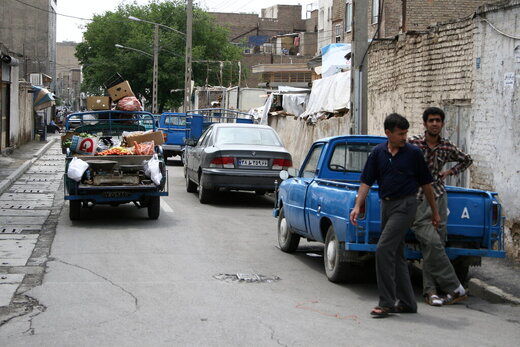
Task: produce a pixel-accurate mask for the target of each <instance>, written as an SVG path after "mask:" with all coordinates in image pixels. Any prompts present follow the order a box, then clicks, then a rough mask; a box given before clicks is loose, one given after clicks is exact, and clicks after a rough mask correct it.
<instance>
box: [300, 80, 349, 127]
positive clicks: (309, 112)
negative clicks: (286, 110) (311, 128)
mask: <svg viewBox="0 0 520 347" xmlns="http://www.w3.org/2000/svg"><path fill="white" fill-rule="evenodd" d="M349 107H350V71H346V72H340V73H337V74H335V75H333V76H331V77H326V78H322V79H318V80H315V81H314V82H313V83H312V90H311V95H310V96H309V101H308V102H307V108H306V110H305V112H304V113H303V114H301V115H300V117H302V118H308V117H310V120H311V121H312V122H315V121H316V120H317V119H318V118H319V116H321V115H322V114H324V113H334V112H336V111H340V110H345V109H348V108H349Z"/></svg>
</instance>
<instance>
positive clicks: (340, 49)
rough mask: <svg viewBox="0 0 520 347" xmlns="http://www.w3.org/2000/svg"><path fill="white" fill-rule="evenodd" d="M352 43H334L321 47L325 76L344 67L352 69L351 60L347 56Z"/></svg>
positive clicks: (322, 69)
mask: <svg viewBox="0 0 520 347" xmlns="http://www.w3.org/2000/svg"><path fill="white" fill-rule="evenodd" d="M350 51H351V46H350V43H332V44H330V45H327V46H325V47H323V48H322V49H321V55H322V65H321V71H322V76H323V77H329V76H332V75H334V74H336V73H338V72H339V71H341V70H342V69H350V60H347V58H345V56H346V55H347V54H348V53H350Z"/></svg>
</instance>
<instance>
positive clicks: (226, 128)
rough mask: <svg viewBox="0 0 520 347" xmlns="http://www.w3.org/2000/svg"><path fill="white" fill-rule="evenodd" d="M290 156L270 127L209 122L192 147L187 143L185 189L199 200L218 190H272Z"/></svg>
mask: <svg viewBox="0 0 520 347" xmlns="http://www.w3.org/2000/svg"><path fill="white" fill-rule="evenodd" d="M291 166H292V158H291V155H290V154H289V152H288V151H287V150H286V149H285V147H284V146H283V144H282V142H281V141H280V138H279V137H278V134H277V133H276V131H274V129H273V128H271V127H269V126H266V125H255V124H235V123H233V124H230V123H217V124H212V125H211V126H210V127H209V128H208V129H207V130H206V131H205V132H204V133H203V134H202V136H201V137H200V138H199V140H198V141H197V143H196V144H193V146H186V152H185V162H184V168H185V177H186V190H187V191H188V192H196V191H197V186H198V193H199V200H200V202H201V203H208V202H210V201H211V199H212V197H213V196H214V194H215V193H217V192H218V191H220V190H249V191H255V192H256V193H257V194H259V195H261V194H264V193H266V192H268V191H273V190H274V188H275V181H276V180H277V179H278V177H279V173H280V171H281V170H286V169H287V168H289V167H291Z"/></svg>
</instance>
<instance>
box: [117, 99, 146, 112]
mask: <svg viewBox="0 0 520 347" xmlns="http://www.w3.org/2000/svg"><path fill="white" fill-rule="evenodd" d="M116 110H120V111H142V110H143V107H142V106H141V103H140V102H139V100H138V99H137V98H136V97H135V96H126V97H124V98H122V99H121V100H119V101H118V102H117V106H116Z"/></svg>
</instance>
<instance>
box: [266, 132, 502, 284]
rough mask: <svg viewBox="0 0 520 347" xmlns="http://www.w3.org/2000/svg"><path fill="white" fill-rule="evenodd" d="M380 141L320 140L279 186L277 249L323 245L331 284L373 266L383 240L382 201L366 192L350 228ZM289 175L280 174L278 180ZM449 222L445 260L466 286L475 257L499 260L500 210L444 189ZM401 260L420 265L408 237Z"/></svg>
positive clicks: (475, 194)
mask: <svg viewBox="0 0 520 347" xmlns="http://www.w3.org/2000/svg"><path fill="white" fill-rule="evenodd" d="M386 141H387V139H386V137H380V136H366V135H358V136H338V137H331V138H326V139H322V140H319V141H317V142H315V143H314V144H313V145H312V147H311V148H310V150H309V152H308V154H307V156H306V159H305V161H304V162H303V164H302V166H301V168H300V169H299V170H298V171H296V170H294V172H292V173H291V174H292V176H294V177H292V178H288V179H285V180H284V181H283V182H282V183H281V184H280V186H279V189H278V191H277V194H276V205H275V209H274V211H273V215H274V216H275V217H277V218H278V243H279V245H280V249H281V250H282V251H284V252H293V251H295V250H296V249H297V247H298V244H299V241H300V239H301V238H306V239H307V240H309V241H317V242H321V243H324V244H325V249H324V252H323V253H324V255H323V259H324V265H325V272H326V275H327V277H328V279H329V280H330V281H333V282H344V281H349V280H352V279H354V278H355V277H356V271H358V270H359V265H363V263H365V262H366V261H367V260H370V259H371V258H373V253H374V252H375V250H376V246H377V241H378V239H379V236H380V234H381V219H380V199H379V196H378V187H377V185H375V186H372V188H371V189H370V192H369V194H368V196H367V199H366V202H365V211H364V213H363V214H362V215H361V216H360V218H359V219H358V226H354V225H352V224H351V223H350V220H349V215H350V212H351V210H352V209H353V207H354V204H355V200H356V196H357V190H358V188H359V185H360V176H361V172H362V170H363V167H364V165H365V162H366V159H367V157H368V155H369V154H370V152H371V151H372V149H373V148H374V147H375V146H376V145H378V144H380V143H382V142H386ZM287 176H288V173H287V172H284V173H283V174H281V177H282V179H284V178H287ZM446 190H447V192H448V209H449V212H448V213H449V216H448V222H447V229H448V237H447V244H446V252H447V254H448V256H449V258H450V259H451V260H452V262H453V264H454V266H455V269H456V271H457V274H458V275H459V277H461V278H462V279H464V278H465V277H466V276H467V271H468V267H469V266H470V265H480V259H481V257H497V258H503V257H504V256H505V252H504V244H503V224H504V220H503V217H501V205H500V202H499V200H498V196H497V194H496V193H493V192H488V191H483V190H475V189H466V188H460V187H449V186H448V187H446ZM406 240H407V247H406V249H405V255H406V257H407V258H408V259H411V260H419V259H420V258H421V257H422V255H421V252H420V248H419V245H418V243H417V241H416V240H415V238H414V236H413V232H412V231H409V233H408V235H407V238H406Z"/></svg>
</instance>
